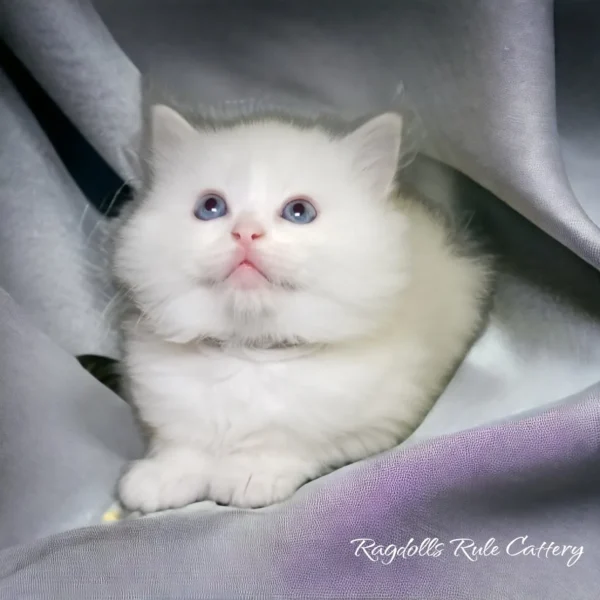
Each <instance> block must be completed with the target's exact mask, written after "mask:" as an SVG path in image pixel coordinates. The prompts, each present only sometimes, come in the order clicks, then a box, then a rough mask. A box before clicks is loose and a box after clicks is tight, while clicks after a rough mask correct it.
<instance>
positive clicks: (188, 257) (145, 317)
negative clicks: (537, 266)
mask: <svg viewBox="0 0 600 600" xmlns="http://www.w3.org/2000/svg"><path fill="white" fill-rule="evenodd" d="M401 126H402V121H401V118H400V117H399V116H398V115H395V114H391V113H390V114H385V115H382V116H379V117H377V118H374V119H372V120H371V121H368V122H367V123H366V124H364V125H363V126H361V127H359V128H358V129H356V130H355V131H354V132H352V133H350V134H348V135H334V134H332V133H328V132H326V131H325V130H324V129H321V128H319V127H317V126H315V127H298V126H295V125H292V124H289V123H286V122H284V121H279V120H274V119H267V118H265V119H262V120H256V121H254V122H252V121H249V122H242V123H237V124H235V125H230V126H226V127H225V126H224V127H218V128H215V129H204V130H202V129H197V128H194V127H193V126H192V125H190V124H189V123H188V122H187V121H186V120H184V118H183V117H181V116H180V115H179V114H177V113H176V112H174V111H173V110H171V109H170V108H167V107H166V106H161V105H158V106H155V107H153V109H152V112H151V119H150V129H151V142H150V144H151V165H152V174H151V181H150V184H149V185H148V189H146V190H145V192H144V193H143V194H142V198H141V199H140V201H139V202H138V203H137V204H136V205H135V207H134V209H133V210H132V212H131V214H130V215H129V217H128V218H127V219H126V220H125V222H124V225H123V227H122V229H121V231H120V235H119V239H118V242H117V251H116V257H115V268H116V274H117V276H118V278H119V279H120V280H121V282H123V284H124V286H125V287H126V289H127V290H128V291H129V293H130V295H131V297H132V299H133V304H134V306H135V310H134V311H133V314H132V315H131V316H130V318H128V319H127V320H126V322H125V324H124V332H125V368H126V374H127V379H128V382H129V388H130V394H131V396H132V400H133V402H134V404H135V405H136V407H137V409H138V410H139V415H140V418H141V420H142V421H143V422H144V423H145V424H146V425H148V427H149V428H150V430H151V431H152V439H151V443H150V449H149V453H148V455H147V457H146V458H144V459H143V460H141V461H138V462H136V463H134V464H133V465H132V467H131V468H130V470H129V471H128V472H127V473H126V474H125V475H124V477H123V478H122V480H121V482H120V496H121V499H122V502H123V504H124V505H125V506H126V507H128V508H130V509H134V510H136V509H137V510H141V511H144V512H152V511H155V510H160V509H164V508H168V507H178V506H183V505H185V504H188V503H190V502H193V501H195V500H198V499H212V500H215V501H217V502H219V503H224V504H234V505H237V506H244V507H258V506H264V505H268V504H271V503H273V502H277V501H280V500H283V499H285V498H287V497H288V496H290V495H291V494H292V493H293V492H294V491H295V490H296V489H297V488H298V487H299V486H300V485H302V483H303V482H305V481H307V480H309V479H312V478H315V477H317V476H319V475H321V474H323V473H325V472H327V471H329V470H331V469H333V468H336V467H338V466H341V465H343V464H345V463H348V462H351V461H356V460H359V459H361V458H363V457H365V456H368V455H370V454H373V453H376V452H380V451H382V450H386V449H388V448H391V447H392V446H394V445H396V444H397V443H399V442H400V441H401V440H402V439H404V438H405V437H406V436H407V435H408V434H409V433H410V432H411V430H412V429H414V427H415V426H416V425H417V424H418V423H419V422H420V420H421V419H422V418H423V416H424V414H425V412H426V411H427V410H428V409H429V408H430V406H431V403H432V401H433V400H434V399H435V397H436V395H437V394H438V393H439V392H440V389H441V387H442V386H443V384H444V383H445V380H446V378H447V377H448V375H449V374H451V371H452V370H453V368H454V367H455V366H456V363H457V361H459V360H460V359H461V357H462V356H463V354H464V352H465V350H466V348H467V346H468V344H469V341H470V340H471V339H472V338H473V336H474V334H475V333H476V331H477V329H478V327H479V326H480V324H481V321H482V315H483V312H484V311H483V308H482V306H483V300H484V298H485V297H486V295H487V293H488V289H489V280H490V277H489V265H488V262H487V261H486V260H485V259H483V258H478V257H475V256H469V255H468V254H467V253H465V252H463V251H462V249H461V248H458V247H457V245H456V244H455V243H454V242H452V241H451V240H452V235H451V234H452V232H451V231H449V229H448V227H447V225H445V224H444V222H443V220H441V219H439V218H436V217H435V216H434V215H433V214H432V213H430V212H429V211H428V210H427V209H426V208H425V207H424V206H423V205H422V204H420V203H419V201H417V200H414V199H411V198H405V197H401V196H400V195H399V194H398V193H397V192H396V191H395V187H394V179H395V172H396V165H397V161H398V155H399V149H400V138H401V129H402V127H401Z"/></svg>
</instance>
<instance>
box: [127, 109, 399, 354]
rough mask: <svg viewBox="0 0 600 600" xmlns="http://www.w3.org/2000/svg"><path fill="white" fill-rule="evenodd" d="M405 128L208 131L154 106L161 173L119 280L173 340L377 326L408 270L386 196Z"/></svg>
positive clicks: (130, 236) (337, 335)
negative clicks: (338, 134)
mask: <svg viewBox="0 0 600 600" xmlns="http://www.w3.org/2000/svg"><path fill="white" fill-rule="evenodd" d="M400 130H401V121H400V118H399V117H397V116H396V115H383V116H381V117H377V118H376V119H373V120H372V121H369V122H368V123H367V124H365V125H363V126H362V127H360V128H359V129H357V130H356V131H355V132H353V133H351V134H349V135H348V136H346V137H342V138H333V137H332V136H331V135H329V134H327V133H325V132H324V131H322V130H320V129H317V128H315V129H300V128H296V127H294V126H292V125H289V124H284V123H280V122H277V121H263V122H257V123H252V124H240V125H237V126H235V127H232V128H229V129H221V130H217V131H198V130H195V129H194V128H193V127H191V126H190V125H189V124H188V123H187V122H186V121H184V120H183V118H182V117H180V116H179V115H178V114H177V113H175V112H174V111H172V110H171V109H168V108H167V107H164V106H157V107H154V109H153V118H152V140H153V141H152V166H153V181H152V184H151V186H150V189H149V190H148V192H147V193H146V195H145V197H144V198H142V199H141V201H140V202H139V204H138V205H137V208H136V209H135V210H134V212H133V214H132V215H131V216H130V218H129V219H128V220H127V222H126V223H125V224H124V226H123V227H122V229H121V233H120V237H119V240H118V244H117V252H116V257H115V268H116V273H117V276H118V277H119V278H120V279H121V280H122V281H123V282H124V283H125V285H126V286H127V287H128V288H129V289H130V290H131V292H132V294H133V296H134V298H135V301H136V303H137V305H138V306H139V307H140V308H141V309H142V311H143V312H144V313H145V315H146V317H147V318H148V319H149V321H150V322H151V323H152V325H153V328H154V330H155V331H156V332H157V333H158V334H159V335H161V336H163V337H165V338H166V339H170V340H173V341H178V342H187V341H191V340H193V339H196V338H201V337H215V338H218V339H222V340H230V341H233V342H240V343H249V342H250V343H257V344H262V343H275V342H291V341H306V342H333V341H339V340H342V339H346V338H348V337H352V336H355V335H361V334H363V333H366V332H368V331H369V330H370V329H372V328H373V327H374V326H375V325H376V324H377V323H378V322H380V319H381V316H382V314H383V313H385V311H387V310H389V308H390V306H391V305H392V304H393V303H394V301H397V298H398V295H399V294H400V292H401V290H402V289H403V287H404V286H405V285H406V284H407V278H408V275H409V273H408V261H409V258H410V257H409V256H408V250H407V248H406V244H405V235H406V233H405V229H406V224H405V221H404V219H403V217H402V215H401V214H400V213H399V212H398V211H397V210H396V209H394V207H393V206H392V205H391V202H390V200H389V199H388V195H389V193H390V191H391V187H392V182H393V178H394V174H395V170H396V164H397V159H398V152H399V145H400ZM290 203H291V204H290ZM313 209H314V213H313ZM307 211H308V212H307ZM313 217H314V218H313Z"/></svg>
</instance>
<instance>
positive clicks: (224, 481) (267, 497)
mask: <svg viewBox="0 0 600 600" xmlns="http://www.w3.org/2000/svg"><path fill="white" fill-rule="evenodd" d="M308 479H310V475H309V471H308V469H306V465H305V464H303V463H300V462H299V461H297V460H290V459H286V458H281V457H277V456H273V455H259V456H255V455H249V456H237V457H229V458H227V459H225V460H223V462H222V463H220V464H219V468H218V471H217V472H216V473H215V474H214V475H213V477H212V479H211V481H210V487H209V492H208V497H209V498H210V499H211V500H214V501H215V502H218V503H219V504H227V505H232V506H238V507H240V508H259V507H263V506H268V505H270V504H275V503H277V502H281V501H282V500H285V499H286V498H289V497H290V496H291V495H292V494H293V493H294V492H295V491H296V490H297V489H298V488H299V487H300V486H301V485H302V484H303V483H304V482H306V481H307V480H308Z"/></svg>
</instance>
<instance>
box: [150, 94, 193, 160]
mask: <svg viewBox="0 0 600 600" xmlns="http://www.w3.org/2000/svg"><path fill="white" fill-rule="evenodd" d="M194 132H195V130H194V128H193V127H192V126H191V125H190V124H189V123H188V122H187V121H186V120H185V119H184V118H183V117H182V116H181V115H180V114H179V113H178V112H176V111H174V110H173V109H172V108H169V107H168V106H166V105H164V104H155V105H154V106H152V107H151V108H150V134H151V135H150V140H151V146H152V150H153V151H154V153H157V154H159V155H165V154H167V155H168V154H169V153H170V151H172V150H174V149H175V148H176V147H177V146H179V145H180V144H181V142H183V141H184V140H185V139H186V138H188V137H189V136H190V135H191V134H193V133H194Z"/></svg>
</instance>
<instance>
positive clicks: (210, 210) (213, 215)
mask: <svg viewBox="0 0 600 600" xmlns="http://www.w3.org/2000/svg"><path fill="white" fill-rule="evenodd" d="M226 214H227V202H225V200H224V199H223V198H221V196H219V195H218V194H205V195H204V196H202V197H201V198H200V199H199V200H198V202H196V207H195V208H194V216H195V217H196V218H197V219H200V220H201V221H211V220H212V219H218V218H219V217H224V216H225V215H226Z"/></svg>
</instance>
